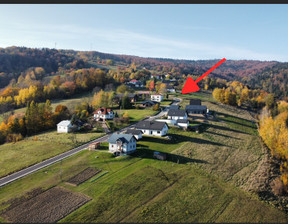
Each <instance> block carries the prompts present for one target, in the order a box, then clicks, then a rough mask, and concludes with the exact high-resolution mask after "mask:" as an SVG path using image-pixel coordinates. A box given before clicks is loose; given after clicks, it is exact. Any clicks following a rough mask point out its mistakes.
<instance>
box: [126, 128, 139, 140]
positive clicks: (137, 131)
mask: <svg viewBox="0 0 288 224" xmlns="http://www.w3.org/2000/svg"><path fill="white" fill-rule="evenodd" d="M125 134H131V135H133V136H134V137H135V138H136V139H137V140H139V139H141V138H142V134H143V133H142V131H141V130H137V129H131V128H129V129H127V131H126V132H125Z"/></svg>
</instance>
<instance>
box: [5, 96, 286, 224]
mask: <svg viewBox="0 0 288 224" xmlns="http://www.w3.org/2000/svg"><path fill="white" fill-rule="evenodd" d="M190 98H201V99H202V101H203V104H204V105H207V106H208V107H209V108H210V110H213V111H215V112H216V113H217V116H216V118H217V119H216V120H211V119H209V120H206V121H205V120H202V119H196V120H194V121H193V122H194V123H201V124H202V125H203V127H204V128H203V129H202V131H201V132H200V133H199V134H197V133H195V132H185V131H181V130H178V129H176V128H171V129H170V130H169V133H170V134H169V135H170V136H172V140H168V139H166V138H159V137H144V138H143V139H141V140H140V141H139V142H137V152H136V153H134V154H132V155H130V156H123V157H120V158H114V157H113V156H112V155H111V154H108V153H107V148H106V147H107V143H106V145H105V143H104V144H103V145H102V147H101V149H100V150H99V151H96V152H93V151H88V150H84V151H82V152H80V153H78V154H76V155H74V156H72V157H70V158H68V159H65V160H63V161H62V162H61V163H56V164H54V165H52V166H50V167H47V168H44V169H42V170H39V171H37V172H36V173H34V174H31V175H29V176H27V177H24V178H22V179H20V180H17V181H16V182H14V183H11V184H9V185H7V186H4V187H2V188H0V203H1V204H0V217H1V218H0V221H2V222H4V221H7V219H9V214H11V213H12V212H13V211H16V210H15V209H16V208H17V206H16V205H17V203H23V202H25V200H26V201H27V200H28V199H29V198H30V199H31V200H33V199H34V200H35V199H36V198H39V197H37V195H39V194H41V192H42V191H44V190H48V189H50V188H51V187H54V186H60V187H62V188H64V189H66V190H70V191H71V192H74V193H75V192H76V193H81V195H85V197H86V196H88V198H89V200H90V201H89V202H87V203H86V204H85V205H83V206H81V207H80V208H78V209H75V210H74V211H73V212H72V213H71V214H69V215H68V216H66V217H65V218H63V219H61V220H58V221H59V222H63V223H67V222H81V223H83V222H88V223H91V222H110V223H112V222H142V223H143V222H165V223H166V222H167V223H168V222H179V220H181V222H253V223H255V222H287V221H288V217H287V215H286V214H285V213H284V212H282V211H280V210H278V209H276V208H274V207H273V206H271V205H269V204H268V203H265V202H263V201H261V200H260V199H259V197H258V196H257V194H258V193H261V192H263V189H264V190H266V188H267V186H262V185H261V184H263V183H266V178H268V177H267V176H261V175H260V174H261V170H263V169H265V151H264V148H262V145H261V144H260V138H259V136H258V132H257V129H256V125H255V124H254V123H253V122H251V121H253V120H254V119H253V118H252V117H251V115H250V113H249V112H248V111H246V110H243V109H236V108H233V107H229V106H225V105H221V104H218V103H216V102H215V100H214V99H213V98H212V96H211V93H208V92H200V93H196V94H189V95H185V97H183V99H184V100H183V101H182V103H181V104H182V105H185V104H187V102H188V100H189V99H190ZM154 151H161V152H166V153H168V160H167V161H159V160H155V159H153V157H152V155H153V152H154ZM266 165H267V164H266ZM88 167H95V168H96V169H97V170H99V169H100V170H102V172H100V173H99V174H98V175H96V176H94V177H92V178H90V179H89V180H87V181H85V182H84V183H82V184H80V185H78V186H71V185H70V184H67V183H66V181H68V180H69V179H70V178H71V177H73V176H74V175H76V174H78V173H79V172H81V171H82V170H84V169H86V168H88ZM107 171H108V172H107ZM264 185H265V184H264ZM39 188H41V189H42V190H39ZM37 189H38V190H37ZM51 189H54V188H51ZM28 192H30V193H29V194H26V193H28ZM249 192H255V193H256V194H255V193H249ZM24 195H26V197H27V198H26V199H25V198H22V199H21V198H20V199H19V200H18V201H17V200H15V198H19V197H21V196H24ZM25 203H26V202H25ZM27 203H28V202H27ZM43 203H44V202H43ZM59 203H60V201H59ZM62 207H65V205H63V206H62ZM62 207H61V208H62ZM5 209H8V210H6V211H5ZM8 211H10V212H8ZM21 214H22V215H23V217H24V216H25V214H26V213H25V210H24V211H22V213H21ZM17 216H19V215H17ZM19 217H21V216H19ZM10 218H11V217H10Z"/></svg>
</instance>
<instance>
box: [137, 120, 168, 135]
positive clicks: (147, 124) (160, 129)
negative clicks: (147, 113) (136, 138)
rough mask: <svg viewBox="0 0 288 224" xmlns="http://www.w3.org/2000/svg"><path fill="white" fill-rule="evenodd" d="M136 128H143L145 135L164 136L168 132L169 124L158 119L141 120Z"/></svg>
mask: <svg viewBox="0 0 288 224" xmlns="http://www.w3.org/2000/svg"><path fill="white" fill-rule="evenodd" d="M135 127H136V129H138V130H141V131H142V132H143V135H152V136H164V135H167V134H168V129H169V127H168V125H167V123H165V122H158V121H140V122H138V123H137V124H136V126H135Z"/></svg>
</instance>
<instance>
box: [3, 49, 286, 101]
mask: <svg viewBox="0 0 288 224" xmlns="http://www.w3.org/2000/svg"><path fill="white" fill-rule="evenodd" d="M220 59H222V58H219V59H215V60H179V59H165V58H144V57H138V56H131V55H119V54H107V53H101V52H97V51H74V50H57V49H48V48H42V49H40V48H37V49H35V48H26V47H14V46H13V47H7V48H0V88H4V87H5V86H7V85H8V84H9V83H10V82H11V80H13V79H16V80H17V78H18V77H19V76H20V74H21V73H23V72H25V71H26V70H27V69H30V68H31V67H42V68H44V70H45V72H46V73H49V74H51V73H52V74H54V73H57V72H59V69H60V70H65V69H81V68H89V67H99V68H102V69H103V68H106V69H107V70H109V69H112V67H113V66H114V69H117V68H118V69H119V67H120V68H121V66H122V67H127V66H128V67H130V66H131V64H134V65H135V66H136V67H137V70H139V69H148V70H149V71H150V72H152V73H156V74H157V73H159V74H171V75H183V74H184V75H188V74H193V75H201V74H203V73H204V72H205V71H207V70H208V69H209V68H211V67H212V66H213V65H214V64H215V63H217V62H218V61H219V60H220ZM287 75H288V63H286V62H285V63H283V62H277V61H256V60H227V61H226V62H225V63H223V64H222V65H221V66H219V67H218V68H217V69H216V70H214V71H213V72H212V73H211V77H215V78H222V79H226V80H228V81H231V80H238V81H241V82H243V83H244V84H247V85H248V86H250V87H251V88H262V89H264V90H266V91H268V92H273V93H275V94H276V95H277V96H278V97H286V96H287V94H288V91H287V90H286V89H287V88H286V86H287V81H286V80H288V79H287V78H288V76H287Z"/></svg>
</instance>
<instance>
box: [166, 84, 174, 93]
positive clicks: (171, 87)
mask: <svg viewBox="0 0 288 224" xmlns="http://www.w3.org/2000/svg"><path fill="white" fill-rule="evenodd" d="M166 90H167V92H168V93H176V90H175V88H174V86H171V85H167V87H166Z"/></svg>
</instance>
